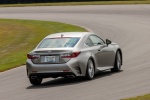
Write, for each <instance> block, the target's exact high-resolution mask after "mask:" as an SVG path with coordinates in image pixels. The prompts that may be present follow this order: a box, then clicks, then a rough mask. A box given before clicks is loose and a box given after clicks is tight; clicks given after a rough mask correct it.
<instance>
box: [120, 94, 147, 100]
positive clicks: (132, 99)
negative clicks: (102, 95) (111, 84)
mask: <svg viewBox="0 0 150 100" xmlns="http://www.w3.org/2000/svg"><path fill="white" fill-rule="evenodd" d="M122 100H150V94H147V95H144V96H138V97H134V98H128V99H122Z"/></svg>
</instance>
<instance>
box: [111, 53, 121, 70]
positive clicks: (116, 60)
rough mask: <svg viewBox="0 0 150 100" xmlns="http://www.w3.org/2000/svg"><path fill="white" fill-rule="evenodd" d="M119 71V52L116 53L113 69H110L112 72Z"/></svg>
mask: <svg viewBox="0 0 150 100" xmlns="http://www.w3.org/2000/svg"><path fill="white" fill-rule="evenodd" d="M120 70H121V55H120V52H119V51H117V54H116V58H115V64H114V68H112V69H111V71H112V72H119V71H120Z"/></svg>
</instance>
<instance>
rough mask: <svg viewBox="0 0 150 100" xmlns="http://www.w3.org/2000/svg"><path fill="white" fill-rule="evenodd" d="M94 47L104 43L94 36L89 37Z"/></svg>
mask: <svg viewBox="0 0 150 100" xmlns="http://www.w3.org/2000/svg"><path fill="white" fill-rule="evenodd" d="M89 38H90V40H91V41H92V42H93V44H94V45H100V44H104V41H103V40H102V39H101V38H99V37H98V36H96V35H91V36H89Z"/></svg>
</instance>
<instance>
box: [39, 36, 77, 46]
mask: <svg viewBox="0 0 150 100" xmlns="http://www.w3.org/2000/svg"><path fill="white" fill-rule="evenodd" d="M79 39H80V37H63V38H47V39H44V40H43V41H42V42H41V44H40V45H39V46H38V48H64V47H74V46H75V45H76V44H77V43H78V41H79Z"/></svg>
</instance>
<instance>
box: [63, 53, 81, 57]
mask: <svg viewBox="0 0 150 100" xmlns="http://www.w3.org/2000/svg"><path fill="white" fill-rule="evenodd" d="M80 53H81V52H73V53H66V54H62V55H61V57H62V58H75V57H77V56H78V55H79V54H80Z"/></svg>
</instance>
